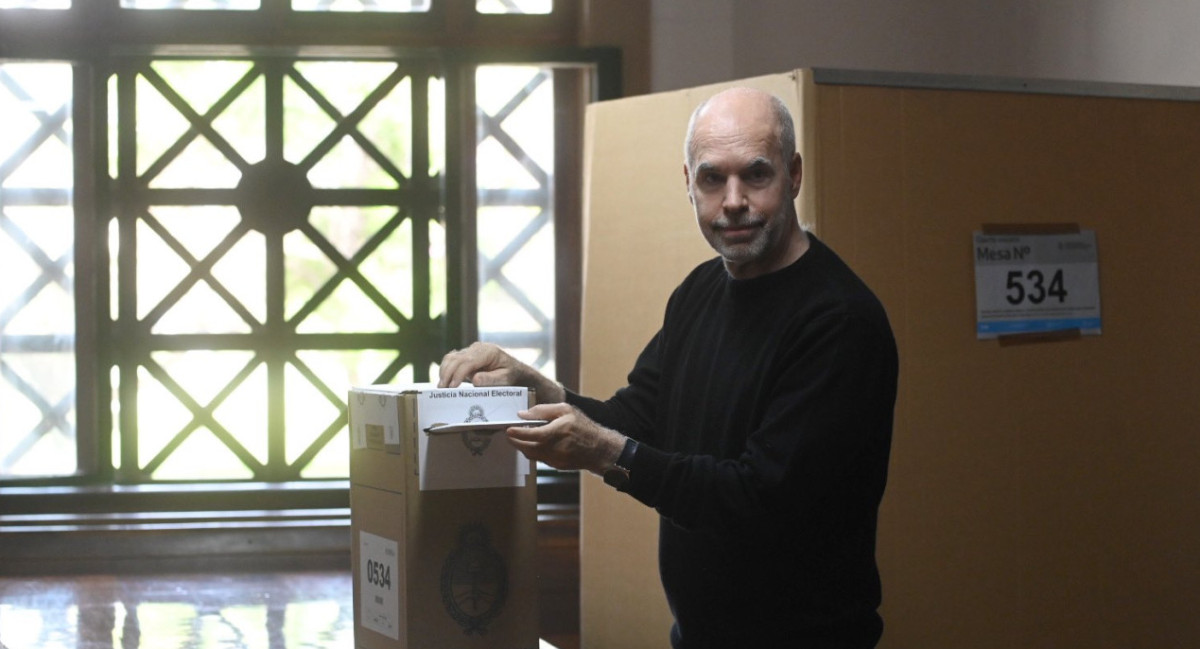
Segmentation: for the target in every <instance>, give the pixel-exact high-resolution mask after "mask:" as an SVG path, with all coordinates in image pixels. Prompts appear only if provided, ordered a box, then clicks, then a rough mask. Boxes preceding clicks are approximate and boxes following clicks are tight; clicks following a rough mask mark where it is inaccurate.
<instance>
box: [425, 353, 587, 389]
mask: <svg viewBox="0 0 1200 649" xmlns="http://www.w3.org/2000/svg"><path fill="white" fill-rule="evenodd" d="M464 381H465V382H470V383H471V384H472V385H475V386H477V387H486V386H493V385H519V386H524V387H527V388H531V389H533V390H535V391H536V393H537V400H538V403H559V402H562V401H564V400H566V397H567V395H566V392H565V391H564V390H563V387H562V386H561V385H559V384H558V383H556V382H554V381H552V380H550V379H549V378H547V377H545V376H543V375H542V374H541V373H540V372H538V371H537V370H535V369H533V368H532V367H530V366H529V365H526V364H525V363H522V362H521V361H519V360H517V359H516V358H513V357H512V356H511V355H509V354H508V353H507V352H505V351H504V350H503V349H500V348H499V347H497V346H496V345H493V344H491V343H479V342H477V343H474V344H472V345H471V346H470V347H467V348H466V349H459V350H455V351H452V352H450V353H448V354H446V355H445V356H444V357H443V358H442V364H441V366H440V368H439V370H438V387H439V388H456V387H458V386H459V385H461V384H462V383H463V382H464Z"/></svg>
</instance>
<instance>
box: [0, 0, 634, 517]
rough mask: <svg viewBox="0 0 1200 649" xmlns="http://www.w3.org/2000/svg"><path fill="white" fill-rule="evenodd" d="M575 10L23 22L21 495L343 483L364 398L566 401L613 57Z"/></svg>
mask: <svg viewBox="0 0 1200 649" xmlns="http://www.w3.org/2000/svg"><path fill="white" fill-rule="evenodd" d="M564 4H569V3H562V2H560V3H554V4H551V3H550V2H549V0H541V1H521V2H515V1H512V0H494V1H490V2H485V1H484V0H479V1H478V2H477V3H476V2H475V0H457V1H456V2H449V1H448V0H443V1H439V0H425V1H424V2H422V1H421V0H400V1H396V2H388V1H387V0H353V1H342V0H288V1H283V2H281V1H280V0H121V2H120V3H119V4H115V3H98V2H76V3H71V2H66V1H63V0H8V1H7V2H6V3H5V2H4V0H0V12H3V13H2V14H0V17H2V18H3V20H0V42H4V43H8V45H6V46H5V47H4V48H3V49H0V54H2V55H3V56H4V57H5V58H4V59H0V122H2V123H4V124H5V125H6V128H5V129H4V130H3V131H0V260H2V261H0V264H2V265H3V270H4V272H3V273H0V409H2V410H3V412H5V413H6V416H5V417H4V418H2V419H0V483H3V484H9V485H19V484H41V485H54V484H63V485H66V484H88V485H109V484H122V485H146V484H150V485H153V484H165V485H168V486H169V485H172V484H174V485H179V484H189V485H190V484H196V483H210V482H213V481H244V482H256V483H264V482H266V483H288V482H294V481H315V482H317V483H318V484H328V485H329V486H330V489H334V490H336V489H338V488H339V487H338V484H337V482H336V481H337V480H341V479H344V478H345V477H346V474H347V471H348V466H347V453H346V451H347V448H348V441H347V439H346V422H345V405H344V399H345V394H346V391H347V389H348V388H349V386H350V385H353V384H363V383H373V382H420V381H427V380H430V378H431V377H432V376H434V375H433V374H432V373H433V372H434V371H435V368H436V363H437V362H438V360H439V359H440V358H441V355H442V354H443V353H444V352H445V351H446V350H447V349H450V348H452V347H456V346H460V345H462V344H464V342H466V341H469V340H471V339H474V338H476V337H478V338H482V339H485V340H493V341H496V342H498V343H501V344H503V345H505V346H507V347H510V348H512V349H514V350H516V352H517V353H518V355H520V356H522V358H523V359H525V360H527V361H528V362H530V363H533V364H535V365H537V366H538V367H541V368H543V369H544V370H545V371H547V372H548V373H550V374H555V373H556V372H557V373H558V374H559V375H560V377H562V378H564V379H566V380H567V382H568V383H569V382H570V378H571V376H572V372H573V368H574V365H573V363H574V359H573V356H574V353H575V352H574V350H573V348H572V346H571V341H572V340H573V339H574V337H575V334H576V332H575V331H574V330H572V327H577V321H574V320H573V319H572V318H573V316H572V315H571V314H572V312H573V311H574V310H577V305H575V304H573V303H572V299H574V298H573V297H572V296H577V291H575V290H573V284H575V283H577V282H578V274H577V270H576V269H575V268H574V267H573V263H571V262H572V260H574V261H577V260H578V246H579V238H578V229H577V228H578V219H577V214H574V213H573V212H572V211H571V210H572V209H573V206H572V199H571V197H572V196H574V195H575V194H574V192H575V191H577V189H574V188H571V187H570V183H567V184H566V185H564V184H563V183H562V182H561V181H562V179H563V178H570V177H571V176H572V174H574V173H575V171H577V169H578V166H577V165H578V161H577V159H576V157H577V155H578V153H579V150H578V149H579V147H578V146H577V145H575V139H576V138H577V136H578V129H579V121H580V118H579V115H580V113H581V110H582V106H583V104H584V103H585V102H586V101H587V100H588V99H589V98H594V97H597V96H601V95H612V94H613V93H612V90H610V89H609V88H611V83H612V69H613V64H614V58H613V56H612V54H611V52H607V51H602V50H586V49H581V48H577V47H574V46H573V45H572V42H573V36H571V34H573V31H572V30H570V29H569V28H568V27H569V26H570V25H571V21H572V20H574V16H575V14H574V13H573V12H572V11H571V10H570V8H569V7H564V6H563V5H564ZM464 8H470V9H471V10H472V11H473V12H474V13H475V16H476V17H475V18H472V19H469V20H468V19H463V18H462V16H463V15H464ZM375 16H386V18H381V17H375ZM489 17H494V19H495V20H500V21H504V23H503V24H499V25H497V26H495V27H489V26H488V22H487V21H488V20H489V19H491V18H489ZM526 19H527V20H528V21H531V22H528V23H512V22H510V21H513V20H526ZM81 24H86V25H88V29H87V30H86V34H88V35H89V36H88V37H87V38H84V37H82V36H80V34H82V33H85V32H83V31H80V30H79V29H78V25H81ZM381 24H383V25H385V28H381V27H380V25H381ZM517 24H522V25H526V26H527V28H528V29H531V30H533V29H539V30H542V35H541V36H539V37H538V39H536V40H533V39H528V37H526V36H523V35H522V34H523V32H522V31H521V30H519V29H518V30H516V31H515V32H514V31H513V30H511V29H509V28H510V27H512V26H513V25H517ZM281 25H282V27H281ZM547 29H548V30H550V31H549V32H546V31H545V30H547ZM510 33H511V34H515V35H510ZM546 33H550V34H556V33H560V34H563V36H559V37H558V44H557V45H555V46H551V47H548V46H547V45H546V44H545V42H546V38H545V34H546ZM97 35H99V36H97ZM176 39H184V40H183V41H177V40H176ZM506 39H507V40H506ZM523 39H524V40H523ZM526 40H529V42H532V43H534V45H530V44H529V43H527V42H525V41H526ZM474 41H479V42H481V43H482V44H484V45H487V46H488V47H470V48H464V47H463V46H461V43H462V42H474ZM409 42H411V46H410V45H409V44H408V43H409ZM449 43H455V44H456V45H455V46H454V47H451V46H450V45H448V44H449ZM499 45H504V46H507V47H506V48H505V49H504V50H503V51H505V52H506V54H505V55H503V56H502V55H499V54H496V53H495V52H498V51H501V49H499V48H497V47H495V46H499ZM517 46H520V47H517ZM514 48H516V49H514ZM606 79H607V80H606ZM601 82H605V83H601ZM606 84H607V85H606ZM564 129H565V130H564ZM560 131H562V133H560ZM563 133H565V136H564V135H563ZM563 170H566V173H563ZM564 259H565V260H567V262H568V263H564V262H563V260H564ZM550 269H553V271H552V272H548V271H550ZM564 314H565V315H564ZM564 327H565V328H564ZM329 480H333V481H334V482H332V483H327V482H324V481H329ZM247 498H248V499H249V498H250V497H249V496H247Z"/></svg>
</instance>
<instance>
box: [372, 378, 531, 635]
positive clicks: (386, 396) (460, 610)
mask: <svg viewBox="0 0 1200 649" xmlns="http://www.w3.org/2000/svg"><path fill="white" fill-rule="evenodd" d="M530 403H532V395H531V393H530V392H529V391H527V390H526V389H525V388H471V387H464V388H454V389H437V388H433V387H432V386H429V385H416V386H369V387H361V388H354V389H352V390H351V391H350V395H349V406H350V438H351V450H350V483H351V484H350V507H351V520H352V528H351V529H352V535H353V536H352V539H351V555H352V559H353V566H354V618H355V619H354V643H355V646H356V647H358V648H360V649H426V648H429V649H433V648H436V649H536V647H537V646H538V637H537V636H538V634H537V623H538V615H537V574H536V566H535V556H534V553H535V550H536V545H537V544H536V541H537V491H536V476H535V475H534V472H533V470H532V468H531V466H530V462H529V461H528V460H527V459H526V458H525V457H524V456H522V455H521V454H520V453H519V452H517V451H516V450H515V449H514V448H513V447H512V445H511V444H509V443H508V442H507V440H505V439H504V433H503V428H504V427H505V426H506V425H508V423H509V422H513V421H515V420H518V417H517V412H518V411H519V410H523V409H525V408H526V407H528V405H529V404H530Z"/></svg>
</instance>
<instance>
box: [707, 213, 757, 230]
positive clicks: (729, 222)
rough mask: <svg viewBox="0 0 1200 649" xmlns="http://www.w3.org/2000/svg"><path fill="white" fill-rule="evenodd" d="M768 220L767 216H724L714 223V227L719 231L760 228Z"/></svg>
mask: <svg viewBox="0 0 1200 649" xmlns="http://www.w3.org/2000/svg"><path fill="white" fill-rule="evenodd" d="M767 220H768V219H767V215H766V214H739V215H737V216H735V217H730V216H729V215H728V214H724V215H722V216H720V217H718V218H717V219H716V220H715V221H713V222H712V227H713V228H716V229H718V230H728V229H730V228H748V227H758V226H761V225H763V224H764V223H766V222H767Z"/></svg>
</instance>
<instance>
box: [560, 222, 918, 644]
mask: <svg viewBox="0 0 1200 649" xmlns="http://www.w3.org/2000/svg"><path fill="white" fill-rule="evenodd" d="M809 240H810V248H809V250H808V251H807V252H806V253H805V254H804V255H803V256H801V257H800V259H799V260H798V261H797V262H795V263H794V264H792V265H791V266H789V267H787V268H785V269H783V270H780V271H778V272H775V273H772V274H769V275H766V276H763V277H758V278H754V279H748V280H735V279H733V278H731V277H730V276H729V275H728V273H727V272H726V271H725V268H724V266H723V264H722V262H721V260H720V259H719V258H718V259H713V260H710V261H708V262H706V263H704V264H701V265H700V266H698V267H697V268H696V269H695V270H693V271H692V273H691V274H690V275H689V276H688V277H687V279H685V280H684V282H683V283H682V284H681V285H680V286H679V287H678V288H676V289H675V292H674V293H673V294H672V296H671V298H670V301H669V302H668V303H667V309H666V315H665V318H664V322H663V326H662V329H661V330H660V331H659V332H658V333H657V334H656V335H655V336H654V338H653V339H652V340H651V341H650V343H649V344H648V345H647V346H646V348H645V349H644V350H643V351H642V353H641V355H640V356H639V358H638V360H637V364H636V365H635V367H634V368H633V370H632V371H631V372H630V374H629V385H628V386H626V387H624V388H622V389H620V390H619V391H618V392H617V393H616V394H615V395H614V396H613V397H612V398H611V399H609V400H608V401H603V402H601V401H597V400H594V399H589V398H586V397H581V396H579V395H574V394H572V395H569V397H568V399H569V401H570V402H571V403H572V404H574V405H576V406H578V407H579V408H580V409H581V410H582V411H583V412H584V413H586V414H587V415H589V416H590V417H592V418H593V419H595V420H597V421H598V422H600V423H601V424H604V425H606V426H609V427H611V428H614V429H616V430H619V431H621V432H622V433H624V434H626V435H629V436H631V437H633V438H635V439H637V440H639V441H640V442H641V446H640V448H639V450H638V452H637V455H636V457H635V458H634V462H633V467H632V471H631V480H630V482H629V484H628V486H627V491H628V492H629V493H630V494H631V495H632V496H633V497H635V498H637V499H638V500H640V501H641V502H643V503H645V504H647V505H649V506H651V507H654V508H655V509H656V510H657V511H658V512H659V514H660V515H661V517H662V518H661V523H660V533H659V568H660V571H661V575H662V581H663V586H664V588H665V590H666V594H667V599H668V603H669V604H670V606H671V610H672V613H673V614H674V616H675V620H676V626H675V629H673V631H672V641H673V644H674V646H676V647H680V648H683V647H686V648H689V649H690V648H693V647H766V646H789V647H809V646H812V647H820V646H838V647H843V646H844V647H871V646H874V644H875V641H876V640H877V639H878V636H879V633H880V631H881V628H882V626H881V625H882V623H881V620H880V618H879V616H878V614H877V613H876V609H877V608H878V606H879V603H880V583H879V573H878V570H877V568H876V565H875V530H876V518H877V512H878V508H879V502H880V499H881V497H882V495H883V490H884V484H885V482H886V480H887V465H888V453H889V449H890V445H891V432H892V415H893V408H894V405H895V398H896V380H897V366H898V362H897V356H896V346H895V341H894V339H893V337H892V332H891V328H890V327H889V325H888V321H887V316H886V314H885V313H884V310H883V307H882V306H881V305H880V303H879V301H878V300H877V299H876V298H875V296H874V295H873V294H872V293H871V291H870V290H869V289H868V288H867V287H866V285H864V284H863V283H862V282H861V281H860V280H859V279H858V277H857V276H855V274H854V273H853V272H852V271H851V270H850V269H849V267H847V266H846V265H845V264H844V263H843V262H842V260H841V259H839V258H838V257H837V255H836V254H835V253H834V252H833V251H832V250H830V249H829V248H828V247H826V246H825V245H824V244H823V243H821V242H820V241H819V240H817V238H816V237H814V236H812V235H811V234H810V235H809ZM821 638H824V640H822V639H821Z"/></svg>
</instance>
